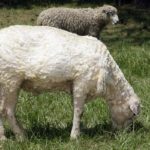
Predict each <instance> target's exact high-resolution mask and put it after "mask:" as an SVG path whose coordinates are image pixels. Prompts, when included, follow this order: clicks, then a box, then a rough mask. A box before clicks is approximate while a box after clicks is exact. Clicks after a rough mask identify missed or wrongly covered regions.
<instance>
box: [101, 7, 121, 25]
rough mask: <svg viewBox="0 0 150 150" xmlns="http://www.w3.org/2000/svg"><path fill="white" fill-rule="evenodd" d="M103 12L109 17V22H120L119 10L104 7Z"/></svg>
mask: <svg viewBox="0 0 150 150" xmlns="http://www.w3.org/2000/svg"><path fill="white" fill-rule="evenodd" d="M103 7H104V9H103V12H104V13H105V14H106V15H107V17H108V20H109V21H110V22H111V23H112V24H116V23H117V22H118V21H119V17H118V15H117V9H116V8H115V7H113V6H109V5H104V6H103Z"/></svg>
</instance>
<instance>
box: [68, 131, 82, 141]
mask: <svg viewBox="0 0 150 150" xmlns="http://www.w3.org/2000/svg"><path fill="white" fill-rule="evenodd" d="M79 136H80V133H79V132H76V133H71V135H70V140H77V139H78V137H79Z"/></svg>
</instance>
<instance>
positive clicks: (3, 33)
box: [0, 26, 139, 139]
mask: <svg viewBox="0 0 150 150" xmlns="http://www.w3.org/2000/svg"><path fill="white" fill-rule="evenodd" d="M21 88H22V89H24V90H27V91H32V92H38V93H39V92H42V91H44V90H48V91H51V90H63V91H67V92H69V93H70V94H72V97H73V102H74V117H73V127H72V131H71V138H77V137H78V135H79V134H80V117H81V114H82V112H83V108H84V104H85V103H86V102H87V101H90V100H91V98H93V97H99V96H102V97H104V98H105V99H106V102H107V103H108V105H109V107H110V112H111V116H112V121H113V124H114V126H118V127H119V128H120V127H125V126H126V125H127V124H128V123H129V122H130V121H131V119H133V116H134V114H138V112H139V100H138V97H137V96H136V94H135V93H134V90H133V88H132V87H131V86H130V84H129V83H128V82H127V80H126V79H125V77H124V75H123V73H122V72H121V70H120V69H119V67H118V65H117V64H116V62H115V61H114V60H113V58H112V57H111V55H110V53H109V51H108V50H107V48H106V46H105V45H104V44H103V43H102V42H101V41H99V40H97V39H96V38H93V37H89V36H85V37H83V36H78V35H76V34H73V33H70V32H67V31H63V30H61V29H57V28H53V27H48V26H47V27H45V26H35V27H33V26H11V27H8V28H4V29H1V30H0V94H1V95H0V96H1V99H0V116H3V117H4V116H5V117H6V118H7V120H8V122H9V124H10V126H11V127H12V130H13V132H14V133H15V135H16V136H20V137H23V135H24V134H23V130H22V127H20V126H19V125H18V123H17V121H16V118H15V106H16V103H17V98H18V93H19V91H20V89H21ZM1 119H2V118H0V139H4V138H5V136H4V128H3V125H2V121H1Z"/></svg>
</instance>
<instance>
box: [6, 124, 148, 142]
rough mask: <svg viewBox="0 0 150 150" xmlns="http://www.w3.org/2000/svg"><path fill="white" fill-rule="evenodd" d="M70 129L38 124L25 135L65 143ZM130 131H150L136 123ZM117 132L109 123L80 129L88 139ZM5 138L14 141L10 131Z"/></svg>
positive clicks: (69, 126)
mask: <svg viewBox="0 0 150 150" xmlns="http://www.w3.org/2000/svg"><path fill="white" fill-rule="evenodd" d="M71 127H72V125H71V124H68V126H67V127H65V128H55V127H50V125H49V124H47V125H44V126H43V125H40V124H38V125H34V126H32V128H31V129H30V130H27V131H26V133H27V138H28V139H34V138H39V139H49V140H52V139H55V138H60V139H62V141H64V142H65V141H68V139H69V138H70V132H71ZM132 131H134V132H138V131H146V132H147V133H149V132H150V129H149V128H146V127H144V126H143V124H142V123H140V122H136V123H135V124H134V129H133V128H130V129H129V130H127V133H130V132H132ZM117 132H118V131H114V130H113V128H112V125H111V124H110V123H105V124H98V125H96V126H95V127H93V128H81V135H83V136H86V137H90V138H94V137H97V136H99V135H101V136H102V135H103V136H105V135H107V136H110V137H114V135H115V134H116V133H117ZM6 137H7V138H12V139H15V137H14V135H13V133H12V132H11V131H10V130H7V132H6Z"/></svg>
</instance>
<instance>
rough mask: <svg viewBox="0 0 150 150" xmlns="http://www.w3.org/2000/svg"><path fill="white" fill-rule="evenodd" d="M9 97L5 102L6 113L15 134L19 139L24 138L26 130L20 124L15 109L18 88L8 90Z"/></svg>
mask: <svg viewBox="0 0 150 150" xmlns="http://www.w3.org/2000/svg"><path fill="white" fill-rule="evenodd" d="M7 96H8V98H7V101H6V104H5V113H6V119H7V121H8V123H9V125H10V127H11V129H12V131H13V133H14V134H15V136H16V138H18V139H19V140H20V139H21V140H22V139H23V138H24V130H23V128H22V127H21V126H20V125H19V123H18V121H17V119H16V117H15V109H16V104H17V97H18V90H14V91H11V92H8V94H7Z"/></svg>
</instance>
